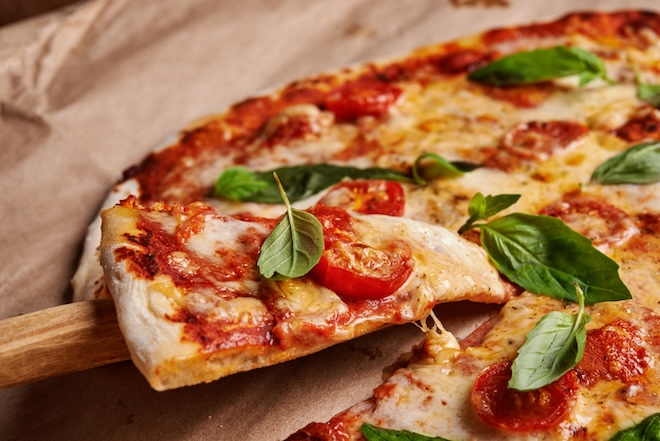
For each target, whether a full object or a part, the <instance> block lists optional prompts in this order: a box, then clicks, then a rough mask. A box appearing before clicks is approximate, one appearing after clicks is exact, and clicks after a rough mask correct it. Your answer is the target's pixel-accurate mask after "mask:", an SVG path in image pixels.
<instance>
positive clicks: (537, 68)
mask: <svg viewBox="0 0 660 441" xmlns="http://www.w3.org/2000/svg"><path fill="white" fill-rule="evenodd" d="M571 75H579V85H580V86H584V85H585V84H587V83H589V82H591V81H592V80H594V79H596V78H602V79H604V80H606V81H609V82H611V81H612V80H610V79H609V78H608V77H607V72H606V71H605V65H604V64H603V61H602V60H601V59H600V58H598V57H597V56H596V55H594V54H592V53H591V52H588V51H585V50H584V49H580V48H577V47H565V46H557V47H554V48H550V49H537V50H533V51H529V52H520V53H517V54H513V55H509V56H506V57H504V58H500V59H499V60H496V61H494V62H492V63H490V64H488V65H487V66H484V67H482V68H480V69H477V70H475V71H474V72H472V73H470V74H469V75H468V79H469V80H471V81H477V82H481V83H487V84H492V85H496V86H509V85H516V84H531V83H538V82H542V81H548V80H552V79H555V78H561V77H567V76H571Z"/></svg>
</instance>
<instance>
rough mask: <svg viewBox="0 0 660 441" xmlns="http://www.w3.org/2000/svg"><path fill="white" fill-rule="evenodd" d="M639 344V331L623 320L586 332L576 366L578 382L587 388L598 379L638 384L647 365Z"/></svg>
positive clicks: (642, 347)
mask: <svg viewBox="0 0 660 441" xmlns="http://www.w3.org/2000/svg"><path fill="white" fill-rule="evenodd" d="M642 342H643V340H642V331H641V330H640V329H639V328H638V327H637V326H635V325H634V324H632V323H630V322H628V321H626V320H622V319H617V320H615V321H613V322H612V323H609V324H607V325H605V326H603V327H602V328H599V329H594V330H591V331H589V333H588V334H587V343H586V346H585V348H584V356H583V357H582V360H580V362H579V363H578V364H577V366H575V371H576V373H577V376H578V379H579V380H580V383H581V384H582V385H584V386H586V387H590V386H591V385H593V384H595V383H597V382H598V381H600V380H605V381H612V380H618V381H621V382H623V383H632V382H636V381H639V380H640V379H641V378H643V375H644V373H645V372H646V370H647V369H648V367H649V362H650V356H649V354H648V352H647V351H646V349H645V348H644V346H643V345H642Z"/></svg>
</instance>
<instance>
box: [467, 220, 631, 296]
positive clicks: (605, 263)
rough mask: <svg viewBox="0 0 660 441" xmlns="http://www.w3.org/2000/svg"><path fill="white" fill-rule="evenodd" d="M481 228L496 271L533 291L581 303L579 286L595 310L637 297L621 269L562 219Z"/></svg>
mask: <svg viewBox="0 0 660 441" xmlns="http://www.w3.org/2000/svg"><path fill="white" fill-rule="evenodd" d="M476 227H478V228H480V230H481V244H482V245H483V247H484V248H485V250H486V252H487V253H488V255H489V256H490V258H491V260H492V262H493V264H494V265H495V267H496V268H497V269H498V270H499V271H500V272H501V273H502V274H504V275H505V276H507V277H508V278H509V280H511V281H513V282H514V283H517V284H518V285H520V286H521V287H523V288H524V289H526V290H528V291H531V292H534V293H537V294H545V295H549V296H551V297H555V298H558V299H564V300H572V301H577V300H578V299H577V297H576V295H575V292H573V291H572V290H570V289H567V287H570V286H573V285H574V284H575V283H577V284H578V285H579V286H580V288H581V289H582V290H583V291H584V292H585V293H586V294H585V303H587V304H589V305H591V304H594V303H598V302H605V301H614V300H625V299H630V298H631V295H630V291H629V290H628V288H627V287H626V286H625V285H624V283H623V281H621V279H620V278H619V274H618V269H619V265H617V264H616V262H614V261H613V260H612V259H610V258H609V257H607V256H606V255H605V254H603V253H601V252H600V251H598V250H597V249H596V248H594V246H593V245H592V243H591V241H590V240H589V239H587V238H586V237H584V236H582V235H581V234H579V233H576V232H575V231H573V230H571V229H570V228H569V227H568V226H567V225H566V224H564V222H562V221H561V220H559V219H556V218H553V217H549V216H535V215H530V214H522V213H514V214H510V215H507V216H504V217H501V218H500V219H497V220H494V221H492V222H488V223H485V224H478V225H476ZM587 288H588V290H587Z"/></svg>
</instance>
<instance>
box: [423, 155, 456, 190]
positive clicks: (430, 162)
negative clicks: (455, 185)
mask: <svg viewBox="0 0 660 441" xmlns="http://www.w3.org/2000/svg"><path fill="white" fill-rule="evenodd" d="M463 174H464V172H463V171H462V170H461V169H460V168H458V167H457V166H456V165H454V164H452V163H451V162H449V161H447V160H446V159H445V158H443V157H442V156H440V155H436V154H435V153H424V154H422V155H420V156H419V157H418V158H417V159H416V160H415V163H414V164H413V167H412V176H413V180H414V181H415V183H416V184H418V185H424V184H426V182H427V181H430V180H432V179H435V178H456V177H458V176H462V175H463Z"/></svg>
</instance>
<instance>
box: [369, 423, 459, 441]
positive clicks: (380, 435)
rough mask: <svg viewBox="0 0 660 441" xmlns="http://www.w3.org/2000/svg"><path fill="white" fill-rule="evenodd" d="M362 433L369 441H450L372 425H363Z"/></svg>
mask: <svg viewBox="0 0 660 441" xmlns="http://www.w3.org/2000/svg"><path fill="white" fill-rule="evenodd" d="M360 431H361V432H362V436H364V437H365V439H366V440H367V441H450V440H448V439H446V438H440V437H431V436H426V435H420V434H419V433H415V432H408V431H407V430H392V429H383V428H380V427H376V426H372V425H371V424H363V425H362V427H360Z"/></svg>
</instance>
